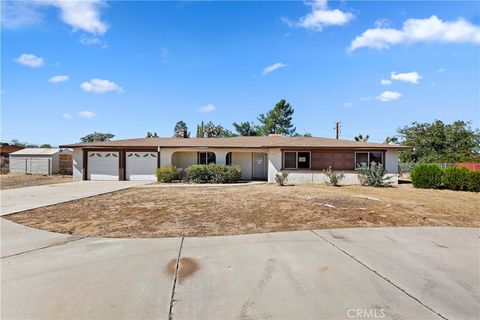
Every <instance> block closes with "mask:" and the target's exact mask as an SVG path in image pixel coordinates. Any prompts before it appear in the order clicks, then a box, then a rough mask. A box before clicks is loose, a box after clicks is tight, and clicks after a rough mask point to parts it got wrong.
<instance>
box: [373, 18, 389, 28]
mask: <svg viewBox="0 0 480 320" xmlns="http://www.w3.org/2000/svg"><path fill="white" fill-rule="evenodd" d="M374 24H375V27H377V28H386V27H390V25H391V24H392V22H391V21H390V20H388V19H384V18H382V19H377V21H375V23H374Z"/></svg>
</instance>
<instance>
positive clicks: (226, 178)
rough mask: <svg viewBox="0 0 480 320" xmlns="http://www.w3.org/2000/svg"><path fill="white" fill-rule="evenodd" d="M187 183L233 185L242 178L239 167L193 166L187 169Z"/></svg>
mask: <svg viewBox="0 0 480 320" xmlns="http://www.w3.org/2000/svg"><path fill="white" fill-rule="evenodd" d="M187 172H188V181H191V182H194V183H233V182H238V181H239V180H240V179H241V177H242V169H241V168H240V167H239V166H226V165H224V164H214V163H210V164H206V165H205V164H195V165H192V166H190V167H188V169H187Z"/></svg>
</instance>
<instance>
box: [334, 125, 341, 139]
mask: <svg viewBox="0 0 480 320" xmlns="http://www.w3.org/2000/svg"><path fill="white" fill-rule="evenodd" d="M341 127H342V125H341V122H340V121H337V122H335V138H336V139H337V140H338V138H340V132H341V130H340V128H341Z"/></svg>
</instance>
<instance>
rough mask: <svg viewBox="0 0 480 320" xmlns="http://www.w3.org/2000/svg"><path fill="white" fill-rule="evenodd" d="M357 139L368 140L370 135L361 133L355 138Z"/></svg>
mask: <svg viewBox="0 0 480 320" xmlns="http://www.w3.org/2000/svg"><path fill="white" fill-rule="evenodd" d="M354 139H355V141H362V142H367V141H368V139H370V136H369V135H368V134H367V135H365V136H363V135H362V134H359V135H358V136H356V137H355V138H354Z"/></svg>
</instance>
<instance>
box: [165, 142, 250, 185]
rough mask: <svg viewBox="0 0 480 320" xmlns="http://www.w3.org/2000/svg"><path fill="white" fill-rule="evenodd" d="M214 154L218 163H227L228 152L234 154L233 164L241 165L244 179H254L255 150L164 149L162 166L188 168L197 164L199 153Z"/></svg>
mask: <svg viewBox="0 0 480 320" xmlns="http://www.w3.org/2000/svg"><path fill="white" fill-rule="evenodd" d="M207 151H208V152H213V153H215V157H216V162H217V163H223V164H225V162H226V156H227V153H228V152H232V164H236V165H239V166H240V168H242V179H244V180H251V179H252V152H255V151H257V150H255V149H243V148H232V149H224V148H202V149H194V148H191V149H190V148H162V149H160V166H162V167H163V166H166V165H169V164H173V165H175V166H176V167H178V168H188V167H189V166H191V165H192V164H196V163H197V152H207Z"/></svg>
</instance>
